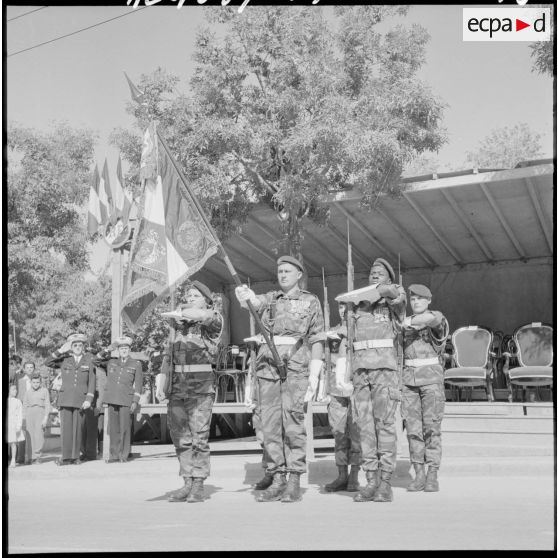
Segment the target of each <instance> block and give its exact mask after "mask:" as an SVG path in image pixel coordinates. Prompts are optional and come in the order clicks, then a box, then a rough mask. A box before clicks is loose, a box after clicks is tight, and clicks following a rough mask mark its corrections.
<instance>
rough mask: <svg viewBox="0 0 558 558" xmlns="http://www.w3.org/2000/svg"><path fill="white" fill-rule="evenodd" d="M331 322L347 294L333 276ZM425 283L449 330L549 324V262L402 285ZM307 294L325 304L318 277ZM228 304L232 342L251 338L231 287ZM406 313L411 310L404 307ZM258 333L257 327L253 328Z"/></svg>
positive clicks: (260, 288) (433, 275) (406, 280)
mask: <svg viewBox="0 0 558 558" xmlns="http://www.w3.org/2000/svg"><path fill="white" fill-rule="evenodd" d="M326 281H327V287H328V300H329V305H330V314H331V324H332V325H335V324H336V323H337V322H338V320H339V313H338V311H337V303H336V302H335V300H334V299H335V296H337V295H338V294H339V293H342V292H345V291H346V290H347V289H346V277H345V276H341V275H337V276H331V277H327V278H326ZM367 281H368V276H367V275H365V274H357V275H356V276H355V288H359V287H363V286H365V285H366V284H367ZM412 283H422V284H424V285H427V286H428V287H429V288H430V290H431V291H432V295H433V299H432V304H431V308H433V309H436V310H440V311H441V312H443V314H444V315H445V316H446V317H447V319H448V321H449V324H450V330H451V331H452V332H453V331H454V330H455V329H457V328H458V327H461V326H466V325H484V326H487V327H489V328H491V329H492V330H494V331H496V330H500V331H503V332H504V333H510V334H511V333H513V331H514V330H515V329H516V328H517V327H519V326H520V325H523V324H525V323H529V322H546V323H549V324H552V323H553V308H554V294H553V289H554V287H553V284H554V283H553V273H552V265H550V264H547V263H545V264H533V263H528V264H522V263H514V264H502V263H496V264H494V265H491V266H487V265H479V266H477V267H476V268H475V267H474V266H468V267H467V268H466V269H465V270H460V271H450V272H443V271H442V270H436V271H433V272H429V271H426V272H424V273H409V274H405V275H404V276H403V285H404V286H405V287H408V286H409V285H411V284H412ZM252 288H253V289H254V291H255V292H256V293H257V294H260V293H264V292H267V291H269V290H273V289H276V288H277V286H276V285H275V284H274V283H271V282H265V283H254V284H253V285H252ZM308 290H309V291H310V292H313V293H315V294H316V295H318V297H319V298H320V301H322V302H323V287H322V282H321V279H318V278H310V279H309V281H308ZM226 294H227V296H228V297H229V299H230V300H231V304H230V325H231V343H242V340H243V338H244V337H247V336H248V335H249V317H248V311H247V310H244V309H242V308H241V307H240V305H239V304H238V302H237V301H236V298H235V296H234V288H233V287H232V286H231V287H228V289H227V292H226ZM408 312H410V308H409V307H408ZM256 329H257V328H256Z"/></svg>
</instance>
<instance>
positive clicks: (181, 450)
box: [168, 393, 215, 479]
mask: <svg viewBox="0 0 558 558" xmlns="http://www.w3.org/2000/svg"><path fill="white" fill-rule="evenodd" d="M214 400H215V394H214V393H206V394H199V395H193V396H191V397H188V398H186V399H171V400H170V401H169V406H168V421H169V429H170V435H171V439H172V441H173V444H174V447H175V449H176V456H177V457H178V462H179V463H180V471H179V473H178V474H179V475H180V476H181V477H196V478H201V479H206V478H207V477H208V476H209V427H210V425H211V411H212V409H213V401H214Z"/></svg>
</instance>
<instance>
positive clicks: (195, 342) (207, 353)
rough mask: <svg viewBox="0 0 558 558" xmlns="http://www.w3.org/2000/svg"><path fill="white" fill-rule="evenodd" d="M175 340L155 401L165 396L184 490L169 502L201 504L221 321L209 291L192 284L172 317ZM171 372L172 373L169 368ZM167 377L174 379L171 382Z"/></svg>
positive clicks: (173, 494)
mask: <svg viewBox="0 0 558 558" xmlns="http://www.w3.org/2000/svg"><path fill="white" fill-rule="evenodd" d="M173 314H174V316H167V317H173V318H174V319H175V320H176V336H175V338H174V341H173V343H172V347H170V351H172V354H169V352H170V351H168V350H167V353H166V354H165V357H164V359H163V364H162V366H161V372H160V374H159V376H160V381H159V382H158V387H157V394H156V397H157V399H158V400H159V401H163V400H165V399H166V398H167V395H168V421H169V428H170V435H171V438H172V441H173V443H174V447H175V448H176V456H177V457H178V462H179V463H180V470H179V475H180V476H181V477H182V478H183V479H184V486H182V487H180V488H179V489H178V490H175V491H173V492H171V494H170V495H169V498H168V499H169V502H190V503H194V502H202V501H203V500H204V492H203V482H204V480H205V479H206V478H207V477H208V476H209V469H210V468H209V427H210V424H211V413H212V410H213V403H214V401H215V372H214V370H213V367H214V365H215V362H216V360H217V355H218V351H219V341H220V339H221V334H222V331H223V316H222V315H221V314H220V312H218V311H217V310H216V309H215V308H214V306H213V297H212V295H211V291H210V290H209V288H208V287H207V286H206V285H204V284H203V283H201V282H200V281H193V282H192V285H191V286H190V287H189V288H188V289H187V291H186V304H183V305H181V306H180V307H179V308H178V309H177V310H176V311H175V312H174V313H173ZM171 367H172V368H171ZM169 377H172V380H171V381H170V382H169Z"/></svg>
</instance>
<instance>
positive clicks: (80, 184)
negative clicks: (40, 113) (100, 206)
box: [7, 123, 110, 355]
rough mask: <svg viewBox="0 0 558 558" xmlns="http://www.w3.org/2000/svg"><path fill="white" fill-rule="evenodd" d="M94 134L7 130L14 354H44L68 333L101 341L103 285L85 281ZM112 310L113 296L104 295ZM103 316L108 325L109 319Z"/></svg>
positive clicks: (59, 127)
mask: <svg viewBox="0 0 558 558" xmlns="http://www.w3.org/2000/svg"><path fill="white" fill-rule="evenodd" d="M93 148H94V135H93V133H92V132H91V131H90V130H81V129H73V128H71V127H70V126H69V125H68V124H65V123H61V124H57V125H56V126H55V127H54V128H53V130H52V131H50V132H39V131H36V130H31V129H27V128H23V127H20V126H18V125H15V124H12V125H10V127H9V129H8V189H7V190H8V192H7V206H8V227H7V229H8V250H7V255H8V301H9V312H10V317H11V318H12V319H13V320H14V322H15V325H16V331H17V332H18V336H19V337H20V339H19V343H18V345H19V347H18V348H19V349H21V350H27V351H30V352H31V353H32V354H36V355H41V354H43V355H44V354H46V352H48V351H49V350H50V349H52V346H53V345H56V344H57V343H60V342H61V341H62V340H63V339H64V338H65V335H66V334H67V333H69V332H70V331H75V330H79V331H83V332H84V333H88V334H93V333H94V332H98V333H99V334H100V335H103V333H102V332H103V331H104V328H106V326H107V323H108V328H109V331H110V308H109V310H108V314H106V315H105V312H106V304H105V300H106V299H107V296H106V293H107V288H108V287H107V285H106V283H103V282H102V281H101V282H100V283H95V282H87V281H86V280H85V277H84V272H85V271H86V270H87V268H88V241H87V235H86V230H85V224H86V217H85V211H84V205H85V202H86V200H87V198H88V193H89V184H90V180H91V170H90V169H91V166H92V162H93ZM108 301H109V304H110V296H108ZM107 318H108V321H107Z"/></svg>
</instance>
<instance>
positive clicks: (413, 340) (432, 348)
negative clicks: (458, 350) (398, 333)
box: [403, 310, 449, 386]
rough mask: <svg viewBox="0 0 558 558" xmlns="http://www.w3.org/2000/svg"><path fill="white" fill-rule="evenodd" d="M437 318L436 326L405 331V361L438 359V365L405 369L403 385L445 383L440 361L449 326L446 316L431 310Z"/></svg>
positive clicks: (406, 367) (407, 367) (405, 367)
mask: <svg viewBox="0 0 558 558" xmlns="http://www.w3.org/2000/svg"><path fill="white" fill-rule="evenodd" d="M430 312H432V314H434V317H435V318H436V322H435V324H433V325H431V326H426V327H423V328H421V329H414V328H405V329H404V330H403V335H404V338H403V347H404V355H405V360H407V359H419V358H420V359H424V358H438V359H439V362H438V364H428V365H426V366H419V367H414V366H407V365H405V366H404V367H403V383H404V384H405V385H407V386H426V385H429V384H438V383H443V381H444V367H443V365H442V363H441V360H440V353H441V352H442V351H443V349H444V346H445V343H446V339H447V338H448V336H449V324H448V321H447V320H446V318H445V317H444V315H443V314H442V313H441V312H438V311H436V310H430Z"/></svg>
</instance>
